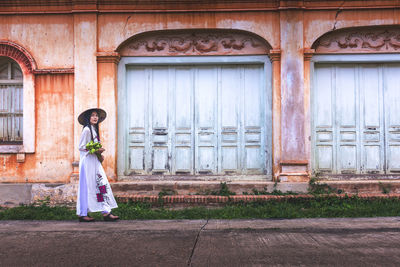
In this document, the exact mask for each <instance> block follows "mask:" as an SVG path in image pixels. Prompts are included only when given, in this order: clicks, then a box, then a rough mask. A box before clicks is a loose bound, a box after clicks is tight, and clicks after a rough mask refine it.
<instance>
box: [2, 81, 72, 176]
mask: <svg viewBox="0 0 400 267" xmlns="http://www.w3.org/2000/svg"><path fill="white" fill-rule="evenodd" d="M73 79H74V76H73V75H72V74H57V75H38V76H36V80H35V87H36V103H35V109H36V152H35V153H34V154H26V158H25V162H23V163H18V162H17V160H16V154H0V164H1V165H0V166H1V169H0V170H1V175H0V182H9V183H24V182H68V181H69V179H70V174H71V172H72V166H71V162H72V160H73V149H72V148H73V145H74V144H73V138H72V137H73V124H72V123H71V122H72V121H73V120H74V118H73V88H74V84H73V81H74V80H73Z"/></svg>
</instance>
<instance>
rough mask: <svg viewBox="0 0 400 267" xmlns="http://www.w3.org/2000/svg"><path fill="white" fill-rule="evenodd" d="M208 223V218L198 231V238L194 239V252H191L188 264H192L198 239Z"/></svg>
mask: <svg viewBox="0 0 400 267" xmlns="http://www.w3.org/2000/svg"><path fill="white" fill-rule="evenodd" d="M207 224H208V219H207V221H206V223H205V224H204V225H203V226H202V227H201V228H200V230H199V232H198V233H197V236H196V240H195V241H194V245H193V248H192V253H190V257H189V260H188V264H187V266H192V258H193V254H194V251H195V249H196V246H197V241H198V240H199V237H200V233H201V231H203V229H204V227H206V225H207Z"/></svg>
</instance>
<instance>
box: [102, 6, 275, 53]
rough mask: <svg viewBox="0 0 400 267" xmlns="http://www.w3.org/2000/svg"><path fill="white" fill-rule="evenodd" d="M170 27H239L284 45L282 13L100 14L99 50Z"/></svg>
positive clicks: (109, 49)
mask: <svg viewBox="0 0 400 267" xmlns="http://www.w3.org/2000/svg"><path fill="white" fill-rule="evenodd" d="M166 29H169V30H171V29H239V30H245V31H249V32H253V33H255V34H258V35H260V36H261V37H263V38H264V39H265V40H267V41H268V43H269V44H270V45H271V46H272V47H279V46H280V32H279V12H276V11H269V12H219V13H215V12H210V13H207V12H188V13H158V14H132V13H130V14H129V13H126V14H100V15H99V16H98V31H99V33H98V38H99V47H98V49H99V51H101V52H103V51H114V50H116V49H117V47H118V46H119V45H120V44H121V43H122V42H123V41H125V40H126V39H128V38H130V37H132V36H134V35H136V34H139V33H142V32H146V31H155V30H166Z"/></svg>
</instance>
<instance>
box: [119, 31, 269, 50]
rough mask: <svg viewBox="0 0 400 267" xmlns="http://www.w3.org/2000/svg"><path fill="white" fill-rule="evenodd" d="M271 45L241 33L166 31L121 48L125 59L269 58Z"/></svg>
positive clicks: (252, 35)
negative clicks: (233, 56)
mask: <svg viewBox="0 0 400 267" xmlns="http://www.w3.org/2000/svg"><path fill="white" fill-rule="evenodd" d="M270 49H271V46H270V45H269V44H268V43H267V42H266V41H265V40H264V39H262V38H261V37H259V36H257V35H256V34H252V33H250V32H245V31H239V30H216V29H213V30H165V31H154V32H147V33H143V34H139V35H137V36H134V37H132V38H130V39H128V40H127V41H125V42H124V43H123V44H121V46H120V47H119V48H118V49H117V51H120V54H121V56H179V55H196V56H198V55H205V56H210V55H260V54H262V55H266V54H268V52H269V50H270Z"/></svg>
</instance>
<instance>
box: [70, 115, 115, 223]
mask: <svg viewBox="0 0 400 267" xmlns="http://www.w3.org/2000/svg"><path fill="white" fill-rule="evenodd" d="M106 116H107V114H106V112H105V111H104V110H102V109H99V108H93V109H88V110H86V111H84V112H82V113H81V115H79V117H78V121H79V123H80V124H82V125H83V131H82V134H81V138H80V141H79V151H80V161H79V189H78V201H77V203H76V213H77V215H78V216H79V221H80V222H93V221H94V218H92V217H89V216H88V214H87V213H88V212H97V211H101V213H102V214H103V216H104V217H103V219H104V220H105V221H116V220H118V219H119V217H118V216H115V215H113V214H112V213H111V209H113V208H117V207H118V206H117V203H116V201H115V199H114V196H113V193H112V191H111V187H110V184H109V182H108V180H107V176H106V174H105V172H104V169H103V166H101V162H100V161H99V158H100V159H102V155H101V153H103V152H104V148H100V149H99V150H98V151H97V152H96V153H94V154H90V153H89V151H88V149H86V144H87V143H89V142H90V141H93V142H99V143H100V136H99V123H101V122H102V121H104V119H105V118H106ZM96 154H97V155H96Z"/></svg>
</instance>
